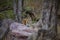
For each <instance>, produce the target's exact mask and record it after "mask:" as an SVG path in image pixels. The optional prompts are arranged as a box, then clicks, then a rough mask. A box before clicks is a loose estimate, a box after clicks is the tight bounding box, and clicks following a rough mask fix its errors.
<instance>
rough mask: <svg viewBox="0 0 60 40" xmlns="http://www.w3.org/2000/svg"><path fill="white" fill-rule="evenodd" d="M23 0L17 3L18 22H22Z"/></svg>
mask: <svg viewBox="0 0 60 40" xmlns="http://www.w3.org/2000/svg"><path fill="white" fill-rule="evenodd" d="M22 1H23V0H18V2H17V3H18V4H17V14H18V22H21V19H22V18H21V17H22V15H21V13H22V5H23V4H22Z"/></svg>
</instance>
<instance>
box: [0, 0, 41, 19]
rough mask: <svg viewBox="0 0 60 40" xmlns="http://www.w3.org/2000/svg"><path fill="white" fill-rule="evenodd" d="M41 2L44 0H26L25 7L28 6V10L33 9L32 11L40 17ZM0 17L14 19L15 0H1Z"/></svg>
mask: <svg viewBox="0 0 60 40" xmlns="http://www.w3.org/2000/svg"><path fill="white" fill-rule="evenodd" d="M41 3H42V0H24V1H23V8H26V9H27V10H30V9H32V11H33V12H34V13H35V14H37V15H38V17H39V16H40V15H39V14H40V12H41ZM23 13H24V12H23ZM37 15H36V16H37ZM0 17H1V18H2V19H3V18H12V19H14V13H13V0H0Z"/></svg>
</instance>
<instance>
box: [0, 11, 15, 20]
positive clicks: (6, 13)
mask: <svg viewBox="0 0 60 40" xmlns="http://www.w3.org/2000/svg"><path fill="white" fill-rule="evenodd" d="M6 17H7V18H10V19H14V15H13V11H12V10H6V11H4V12H1V13H0V18H1V19H4V18H6Z"/></svg>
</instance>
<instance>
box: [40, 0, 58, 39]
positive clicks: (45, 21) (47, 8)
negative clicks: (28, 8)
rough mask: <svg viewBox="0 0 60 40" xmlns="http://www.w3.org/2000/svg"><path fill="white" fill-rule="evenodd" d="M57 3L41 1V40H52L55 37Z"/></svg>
mask: <svg viewBox="0 0 60 40" xmlns="http://www.w3.org/2000/svg"><path fill="white" fill-rule="evenodd" d="M57 1H58V0H43V6H42V18H41V20H42V23H41V25H42V30H43V31H42V32H43V35H44V36H43V40H52V39H53V38H54V37H55V36H56V30H57V22H56V21H57V18H56V15H57V6H58V5H57Z"/></svg>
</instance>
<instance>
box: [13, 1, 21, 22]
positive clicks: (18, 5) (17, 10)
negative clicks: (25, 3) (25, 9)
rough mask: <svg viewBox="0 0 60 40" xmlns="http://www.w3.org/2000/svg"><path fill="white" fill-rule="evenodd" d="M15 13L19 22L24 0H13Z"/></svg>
mask: <svg viewBox="0 0 60 40" xmlns="http://www.w3.org/2000/svg"><path fill="white" fill-rule="evenodd" d="M13 6H14V7H13V8H14V15H15V19H16V21H17V22H21V13H22V0H13Z"/></svg>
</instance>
